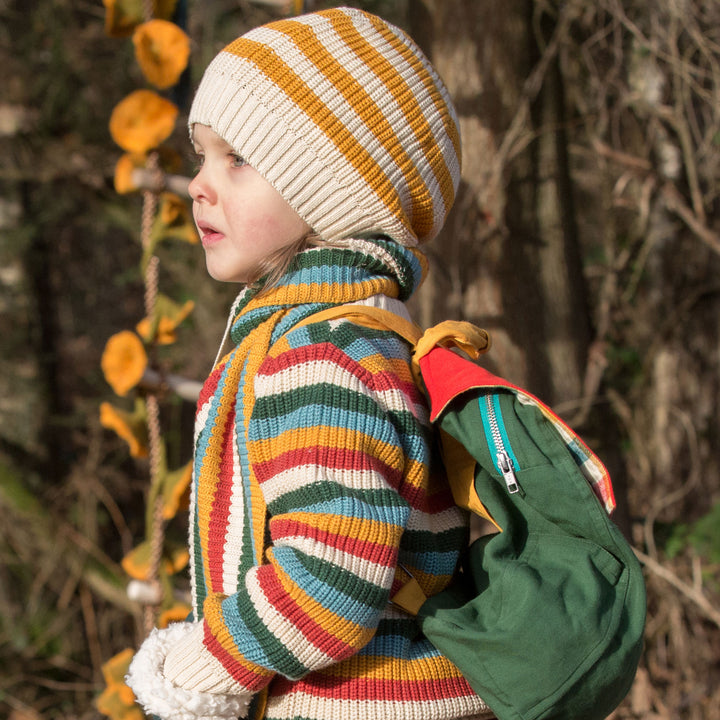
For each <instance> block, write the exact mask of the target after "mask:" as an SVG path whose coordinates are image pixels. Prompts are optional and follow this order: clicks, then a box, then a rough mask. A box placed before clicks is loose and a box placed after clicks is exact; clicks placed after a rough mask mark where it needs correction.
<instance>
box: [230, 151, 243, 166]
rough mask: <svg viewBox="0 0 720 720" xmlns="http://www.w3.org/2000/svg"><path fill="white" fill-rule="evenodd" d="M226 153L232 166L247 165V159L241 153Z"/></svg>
mask: <svg viewBox="0 0 720 720" xmlns="http://www.w3.org/2000/svg"><path fill="white" fill-rule="evenodd" d="M228 155H229V157H230V160H231V161H232V162H231V164H232V166H233V167H243V166H245V165H247V161H246V160H245V158H244V157H243V156H242V155H238V154H237V153H228Z"/></svg>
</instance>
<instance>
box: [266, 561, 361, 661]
mask: <svg viewBox="0 0 720 720" xmlns="http://www.w3.org/2000/svg"><path fill="white" fill-rule="evenodd" d="M257 578H258V583H259V585H260V589H261V590H262V592H263V593H264V595H265V597H266V598H267V600H268V603H269V604H270V605H271V606H272V608H273V609H274V610H275V611H277V612H278V613H280V614H281V615H282V616H283V617H284V618H287V619H288V620H289V621H290V622H291V623H292V624H293V626H294V627H295V628H297V630H298V631H299V632H300V633H302V635H303V636H304V637H305V638H306V639H307V640H308V642H310V643H312V644H313V646H314V647H316V648H318V650H320V651H321V652H323V653H324V654H325V655H328V656H329V657H331V658H333V659H334V660H336V661H339V660H344V659H345V658H347V657H349V656H350V655H352V654H353V653H355V652H357V648H356V647H353V646H352V645H349V644H348V643H346V642H344V641H343V640H341V639H340V638H339V637H337V635H333V634H332V632H331V631H330V630H329V629H326V628H323V627H322V625H320V624H319V623H318V622H316V621H315V620H313V618H312V617H311V616H310V615H309V614H308V613H307V611H306V610H305V609H304V608H303V607H302V606H301V605H300V604H299V603H298V602H297V601H296V600H295V599H294V598H293V597H291V596H290V595H289V594H288V593H287V591H286V590H285V588H284V587H283V585H282V583H281V582H280V580H279V578H278V577H277V572H276V569H275V568H274V567H272V566H271V565H265V566H263V567H262V568H260V571H259V572H258V574H257ZM312 604H313V605H316V604H317V601H316V600H313V601H312ZM314 611H315V612H317V609H315V610H314ZM337 623H338V624H339V625H345V621H343V620H341V619H340V618H338V619H337ZM291 648H292V641H291V642H290V647H289V650H291Z"/></svg>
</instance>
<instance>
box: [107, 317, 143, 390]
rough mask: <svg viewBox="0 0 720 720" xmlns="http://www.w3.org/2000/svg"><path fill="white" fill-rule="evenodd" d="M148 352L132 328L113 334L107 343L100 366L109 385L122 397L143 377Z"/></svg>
mask: <svg viewBox="0 0 720 720" xmlns="http://www.w3.org/2000/svg"><path fill="white" fill-rule="evenodd" d="M147 363H148V359H147V354H146V352H145V348H144V346H143V344H142V341H141V340H140V338H139V337H138V336H137V335H136V334H135V333H134V332H132V331H130V330H122V331H121V332H119V333H115V335H112V336H111V337H110V338H109V340H108V341H107V343H106V344H105V350H104V351H103V354H102V357H101V359H100V367H101V368H102V371H103V375H105V380H106V381H107V383H108V385H110V387H111V388H112V389H113V390H114V391H115V392H116V393H117V394H118V395H120V396H121V397H122V396H125V395H127V394H128V392H129V391H130V390H131V389H132V388H134V387H135V386H136V385H137V384H138V383H139V382H140V380H141V379H142V376H143V373H144V372H145V369H146V368H147Z"/></svg>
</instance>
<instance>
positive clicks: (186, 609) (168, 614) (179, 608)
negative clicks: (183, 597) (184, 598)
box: [157, 603, 192, 628]
mask: <svg viewBox="0 0 720 720" xmlns="http://www.w3.org/2000/svg"><path fill="white" fill-rule="evenodd" d="M191 609H192V608H191V607H190V606H189V605H186V604H185V603H177V604H176V605H173V606H172V607H171V608H168V609H167V610H164V611H163V612H161V613H160V617H159V618H158V621H157V626H158V627H159V628H166V627H167V626H168V625H170V623H174V622H182V621H183V620H185V619H186V618H187V616H188V615H189V614H190V610H191Z"/></svg>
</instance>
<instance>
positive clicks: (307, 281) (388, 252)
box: [230, 238, 426, 344]
mask: <svg viewBox="0 0 720 720" xmlns="http://www.w3.org/2000/svg"><path fill="white" fill-rule="evenodd" d="M425 273H426V261H425V258H424V256H423V255H422V254H421V253H420V252H419V251H418V250H417V249H411V248H407V247H403V246H401V245H399V244H398V243H396V242H393V241H391V240H386V239H384V238H373V239H349V240H346V241H344V242H343V243H342V244H341V245H334V246H320V247H315V248H309V249H307V250H305V251H303V252H301V253H299V254H298V255H297V256H296V257H295V259H294V260H293V262H292V263H291V265H290V267H289V268H288V271H287V273H285V275H284V276H283V277H282V278H281V279H280V281H279V282H278V284H277V285H276V286H275V287H273V288H271V289H270V290H268V291H267V292H265V293H262V294H259V293H260V289H261V286H260V287H257V286H253V287H248V288H244V289H243V290H242V291H241V292H240V294H239V295H238V297H237V299H236V301H235V303H234V304H233V308H232V310H231V317H233V322H232V329H231V333H230V335H231V338H232V341H233V342H234V343H235V344H238V343H239V342H240V341H241V340H242V338H244V337H245V336H246V335H247V334H248V333H249V332H250V331H251V330H253V329H254V328H255V327H257V326H258V325H260V324H261V323H262V322H264V321H265V320H267V319H268V318H269V317H270V316H272V315H276V314H278V313H280V312H282V311H284V312H283V315H284V317H283V319H282V320H280V321H279V322H278V323H277V331H276V334H277V335H279V334H282V333H284V332H287V330H288V329H289V328H290V327H292V326H293V325H294V324H295V323H297V322H299V321H300V320H302V319H303V318H305V317H307V316H308V315H311V314H313V313H315V312H318V311H319V310H322V309H324V308H326V307H331V306H333V305H340V304H343V303H349V302H354V301H358V300H362V299H365V298H368V297H371V296H372V295H378V294H384V295H388V296H389V297H396V298H398V299H400V300H403V301H405V300H407V299H408V298H409V297H410V296H411V295H412V294H413V292H415V290H416V289H417V288H418V287H419V286H420V284H421V283H422V281H423V279H424V276H425Z"/></svg>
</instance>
